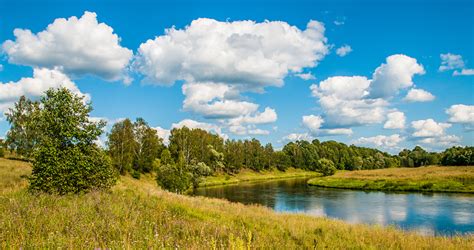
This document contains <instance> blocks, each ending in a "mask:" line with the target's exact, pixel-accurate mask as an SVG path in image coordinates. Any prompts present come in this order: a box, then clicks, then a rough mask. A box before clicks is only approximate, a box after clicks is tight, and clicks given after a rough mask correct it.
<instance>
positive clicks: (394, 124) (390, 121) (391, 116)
mask: <svg viewBox="0 0 474 250" xmlns="http://www.w3.org/2000/svg"><path fill="white" fill-rule="evenodd" d="M405 122H406V117H405V114H404V113H403V112H400V111H393V112H390V113H388V114H387V121H386V122H385V124H384V125H383V128H385V129H404V128H405Z"/></svg>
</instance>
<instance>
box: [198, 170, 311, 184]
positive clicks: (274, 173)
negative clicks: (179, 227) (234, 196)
mask: <svg viewBox="0 0 474 250" xmlns="http://www.w3.org/2000/svg"><path fill="white" fill-rule="evenodd" d="M319 175H320V174H319V173H317V172H314V171H305V170H302V169H295V168H289V169H287V170H286V171H285V172H282V171H278V170H271V171H261V172H255V171H251V170H248V169H247V170H242V171H241V172H239V173H238V174H235V175H218V176H210V177H207V178H205V179H204V180H203V181H202V182H201V183H200V184H199V186H200V187H209V186H218V185H228V184H237V183H239V182H249V181H262V180H271V179H285V178H299V177H315V176H319Z"/></svg>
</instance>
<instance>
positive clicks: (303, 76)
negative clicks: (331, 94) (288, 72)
mask: <svg viewBox="0 0 474 250" xmlns="http://www.w3.org/2000/svg"><path fill="white" fill-rule="evenodd" d="M295 75H296V76H297V77H299V78H301V79H303V80H314V79H316V77H315V76H314V75H313V74H311V73H298V74H295Z"/></svg>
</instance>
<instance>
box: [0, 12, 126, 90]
mask: <svg viewBox="0 0 474 250" xmlns="http://www.w3.org/2000/svg"><path fill="white" fill-rule="evenodd" d="M14 35H15V37H16V39H15V41H11V40H8V41H6V42H4V43H3V45H2V48H3V51H4V52H5V53H6V54H7V55H8V60H9V62H10V63H15V64H21V65H29V66H33V67H45V68H49V69H54V68H61V70H62V71H63V72H65V73H67V74H72V75H74V76H82V75H86V74H91V75H96V76H99V77H101V78H104V79H107V80H118V79H121V78H122V79H125V80H127V81H128V80H129V79H128V78H127V77H126V76H125V75H124V70H125V68H126V66H127V65H128V63H129V60H130V59H131V58H132V55H133V53H132V51H131V50H129V49H127V48H124V47H121V46H120V44H119V42H120V38H119V37H118V36H117V35H116V34H114V33H113V29H112V28H111V27H110V26H108V25H106V24H105V23H99V22H98V21H97V15H96V14H95V13H93V12H85V13H84V15H83V16H82V17H81V18H77V17H75V16H73V17H70V18H68V19H64V18H58V19H56V20H54V22H53V23H52V24H50V25H48V27H47V28H46V30H44V31H41V32H39V33H37V34H33V33H32V32H31V31H30V30H24V29H15V30H14Z"/></svg>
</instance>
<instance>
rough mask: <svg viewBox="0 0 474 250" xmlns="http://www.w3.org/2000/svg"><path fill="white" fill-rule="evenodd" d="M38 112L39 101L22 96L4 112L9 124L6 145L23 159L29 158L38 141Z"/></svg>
mask: <svg viewBox="0 0 474 250" xmlns="http://www.w3.org/2000/svg"><path fill="white" fill-rule="evenodd" d="M38 112H39V103H38V102H33V101H31V100H29V99H28V98H26V97H25V96H22V97H20V99H19V100H18V102H16V103H15V106H14V107H13V108H10V109H9V110H8V111H7V112H6V113H5V116H6V119H7V121H8V122H9V123H10V125H11V128H10V130H9V131H8V133H7V138H6V145H7V146H8V148H10V150H12V151H15V152H16V153H17V154H18V155H19V156H21V157H23V158H25V159H30V158H31V156H32V154H33V149H34V147H35V146H36V144H37V143H38V141H39V137H40V131H39V130H38V129H37V124H36V123H37V118H38Z"/></svg>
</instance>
